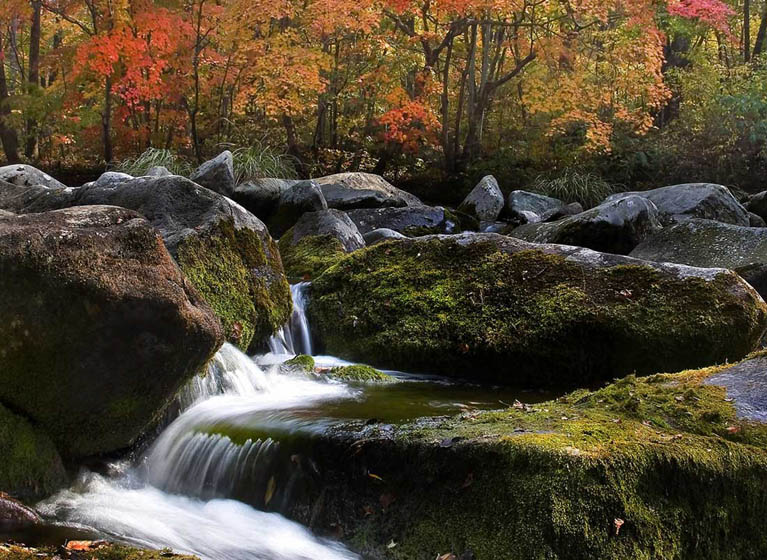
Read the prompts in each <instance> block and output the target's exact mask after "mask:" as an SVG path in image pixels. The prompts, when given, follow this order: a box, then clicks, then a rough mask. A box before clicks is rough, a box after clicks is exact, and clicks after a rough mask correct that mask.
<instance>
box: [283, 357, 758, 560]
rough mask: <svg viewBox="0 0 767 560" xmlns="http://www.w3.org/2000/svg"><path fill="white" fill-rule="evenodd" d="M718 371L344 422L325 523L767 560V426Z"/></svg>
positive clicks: (521, 551) (402, 539) (518, 542)
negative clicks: (747, 417) (407, 417)
mask: <svg viewBox="0 0 767 560" xmlns="http://www.w3.org/2000/svg"><path fill="white" fill-rule="evenodd" d="M716 371H717V369H715V368H711V369H708V370H703V371H694V372H683V373H681V374H675V375H656V376H652V377H648V378H643V379H638V378H636V377H633V376H630V377H628V378H626V379H623V380H621V381H618V382H616V383H614V384H612V385H610V386H608V387H606V388H604V389H602V390H599V391H593V392H590V391H585V390H580V391H576V392H575V393H572V394H570V395H567V396H565V397H563V398H561V399H558V400H556V401H550V402H546V403H542V404H537V405H534V406H525V405H521V404H518V405H517V406H515V407H510V408H509V409H508V410H504V411H495V412H488V413H479V414H477V413H470V414H465V415H462V416H459V417H455V418H450V419H441V420H435V421H429V422H423V421H422V422H417V423H414V424H411V425H408V426H404V427H401V428H397V429H395V430H394V431H392V429H391V427H380V428H379V427H375V426H374V427H370V426H368V427H364V428H358V430H359V431H358V432H356V433H345V434H338V433H336V434H334V435H333V436H332V437H329V438H328V439H327V441H325V442H323V446H321V447H320V446H317V447H318V448H321V449H322V450H323V455H322V456H321V457H320V458H319V459H318V464H319V468H320V469H322V472H323V473H324V481H326V484H324V485H323V488H322V490H323V491H324V496H325V499H324V503H323V506H324V510H323V513H322V514H321V516H320V518H319V519H317V518H316V517H315V527H316V528H328V529H330V528H331V526H332V528H333V529H334V530H335V531H342V532H343V534H344V535H345V538H346V539H347V540H348V541H349V542H350V543H351V544H352V545H353V547H354V548H355V549H356V550H358V551H360V552H363V553H364V554H366V555H367V556H370V557H375V558H392V559H403V560H405V559H407V560H418V559H424V560H427V559H428V560H431V559H433V558H435V557H436V556H437V555H442V554H447V553H451V552H452V553H454V554H456V555H457V556H460V555H461V554H464V553H468V552H469V551H470V552H471V553H472V554H473V557H474V558H476V560H484V559H488V560H489V559H493V560H494V559H497V558H504V559H508V560H514V559H519V560H522V559H529V558H541V559H554V558H567V559H568V560H580V559H583V560H586V559H593V558H600V559H615V560H618V559H621V560H622V559H626V558H631V559H646V560H651V559H652V560H657V559H661V560H665V559H669V560H670V559H679V560H682V559H687V558H707V559H729V560H736V559H754V560H756V559H758V558H762V557H764V555H765V554H767V536H765V535H764V532H763V531H762V530H761V523H762V519H763V518H764V515H765V514H767V451H766V450H765V445H767V439H765V435H766V434H767V427H765V426H764V425H761V424H754V423H751V422H747V421H743V420H740V419H738V418H737V417H736V414H735V409H734V406H733V404H732V403H731V402H729V401H728V399H727V398H726V395H725V393H724V390H723V389H722V388H719V387H713V386H707V385H703V384H702V381H703V380H704V379H706V378H707V377H709V376H711V375H712V374H713V373H716ZM350 439H351V440H353V441H352V442H350ZM349 449H351V450H353V452H351V453H348V452H347V453H344V452H343V450H349ZM339 457H342V459H339ZM448 466H449V467H448ZM296 511H298V510H296ZM297 517H299V518H301V517H300V514H297ZM616 519H617V520H620V521H619V522H622V525H621V527H620V531H619V532H617V531H616ZM392 542H394V543H395V545H396V546H391V547H389V546H387V545H389V543H392Z"/></svg>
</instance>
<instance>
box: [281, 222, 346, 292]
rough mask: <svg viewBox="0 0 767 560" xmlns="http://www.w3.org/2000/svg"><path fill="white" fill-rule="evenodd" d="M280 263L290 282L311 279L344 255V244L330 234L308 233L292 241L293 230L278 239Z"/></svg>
mask: <svg viewBox="0 0 767 560" xmlns="http://www.w3.org/2000/svg"><path fill="white" fill-rule="evenodd" d="M279 248H280V254H281V255H282V264H283V266H284V267H285V274H286V275H287V277H288V279H289V280H290V281H291V282H301V281H305V280H313V279H314V278H317V277H318V276H320V275H321V274H322V273H323V272H325V270H327V269H328V268H330V267H331V266H333V265H334V264H336V263H337V262H338V261H339V260H341V259H342V258H344V257H345V256H346V251H344V246H343V244H342V243H341V241H339V240H338V239H336V238H335V237H333V236H332V235H308V236H306V237H303V238H301V239H299V241H298V243H295V244H294V243H293V230H292V229H291V230H289V231H288V232H287V233H285V235H283V236H282V237H281V238H280V241H279Z"/></svg>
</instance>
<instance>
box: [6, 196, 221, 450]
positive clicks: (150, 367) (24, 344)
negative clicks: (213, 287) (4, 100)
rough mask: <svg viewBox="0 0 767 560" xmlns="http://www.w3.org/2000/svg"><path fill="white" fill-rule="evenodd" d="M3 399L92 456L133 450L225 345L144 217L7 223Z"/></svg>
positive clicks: (85, 213) (55, 216)
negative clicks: (133, 446)
mask: <svg viewBox="0 0 767 560" xmlns="http://www.w3.org/2000/svg"><path fill="white" fill-rule="evenodd" d="M0 339H2V340H3V345H2V352H0V402H2V403H3V404H5V405H7V406H8V408H10V409H12V410H13V411H15V412H17V413H19V414H22V415H23V416H24V417H25V418H28V419H30V420H31V421H32V422H33V423H34V424H35V425H36V426H38V427H40V428H42V429H44V430H45V432H46V433H47V435H48V436H50V437H51V439H52V440H53V441H54V443H55V444H56V446H57V448H58V449H59V451H60V453H62V454H64V455H66V456H68V457H70V458H81V457H85V456H90V455H96V454H103V453H108V452H112V451H116V450H120V449H123V448H126V447H128V446H129V445H131V444H132V443H133V442H134V441H135V440H136V438H137V437H138V436H139V435H140V434H141V433H142V431H143V430H144V429H145V428H146V427H147V426H149V425H150V424H151V423H152V422H153V421H154V420H155V419H156V418H157V416H158V414H159V413H160V412H162V410H163V409H164V408H165V406H166V405H167V404H168V403H169V402H170V401H171V400H172V398H173V397H174V395H175V394H176V392H177V391H178V389H179V388H180V387H181V386H182V385H183V383H185V382H186V381H187V380H188V379H189V378H191V377H192V376H193V375H195V374H196V373H198V372H199V371H200V370H201V369H202V367H203V366H204V365H205V364H206V363H207V361H208V360H209V359H210V357H211V356H212V355H213V354H214V353H215V352H216V350H217V349H218V348H219V346H220V345H221V344H222V342H223V331H222V328H221V324H220V322H219V321H218V319H217V318H216V316H215V315H214V313H213V311H212V310H211V309H210V307H208V305H207V303H206V302H205V301H204V300H203V299H202V297H201V296H200V294H199V293H198V292H197V290H195V289H194V287H193V285H192V283H191V282H190V281H189V280H188V279H187V278H186V277H185V276H184V275H183V274H182V273H181V271H180V270H179V268H178V266H177V265H176V264H175V263H174V262H173V259H172V258H171V256H170V254H169V253H168V251H167V250H166V249H165V247H164V246H163V243H162V240H161V239H160V237H159V236H158V234H157V231H156V230H155V229H154V228H153V227H152V226H151V225H150V224H149V223H148V222H147V221H146V219H144V218H143V217H141V216H140V215H139V214H137V213H136V212H133V211H131V210H126V209H124V208H117V207H114V206H83V207H77V208H68V209H64V210H57V211H52V212H45V213H40V214H26V215H22V216H13V217H2V218H0Z"/></svg>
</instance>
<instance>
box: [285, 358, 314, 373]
mask: <svg viewBox="0 0 767 560" xmlns="http://www.w3.org/2000/svg"><path fill="white" fill-rule="evenodd" d="M282 365H284V366H287V367H289V368H295V369H299V370H302V371H314V358H312V357H311V356H307V355H306V354H299V355H298V356H296V357H294V358H291V359H289V360H287V361H286V362H283V364H282Z"/></svg>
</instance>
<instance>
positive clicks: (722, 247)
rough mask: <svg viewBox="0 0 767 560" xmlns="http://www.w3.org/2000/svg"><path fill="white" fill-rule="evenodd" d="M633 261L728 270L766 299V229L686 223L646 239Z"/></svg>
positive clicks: (702, 221)
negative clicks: (744, 280) (741, 278)
mask: <svg viewBox="0 0 767 560" xmlns="http://www.w3.org/2000/svg"><path fill="white" fill-rule="evenodd" d="M631 256H632V257H636V258H639V259H645V260H650V261H656V262H672V263H679V264H686V265H690V266H699V267H706V268H730V269H733V270H735V271H736V272H738V273H739V274H740V275H741V276H742V277H743V278H745V279H746V280H747V281H748V282H749V283H750V284H751V285H752V286H754V288H756V289H757V291H758V292H759V293H760V294H762V296H763V297H767V228H756V227H746V226H734V225H732V224H724V223H722V222H717V221H714V220H699V219H691V220H685V221H683V222H681V223H679V224H676V225H674V226H672V227H668V228H665V229H664V230H663V231H661V232H660V233H657V234H656V235H654V236H652V237H650V238H648V239H647V240H645V241H644V242H643V243H641V244H640V245H639V246H638V247H636V248H635V249H634V250H633V251H632V252H631Z"/></svg>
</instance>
